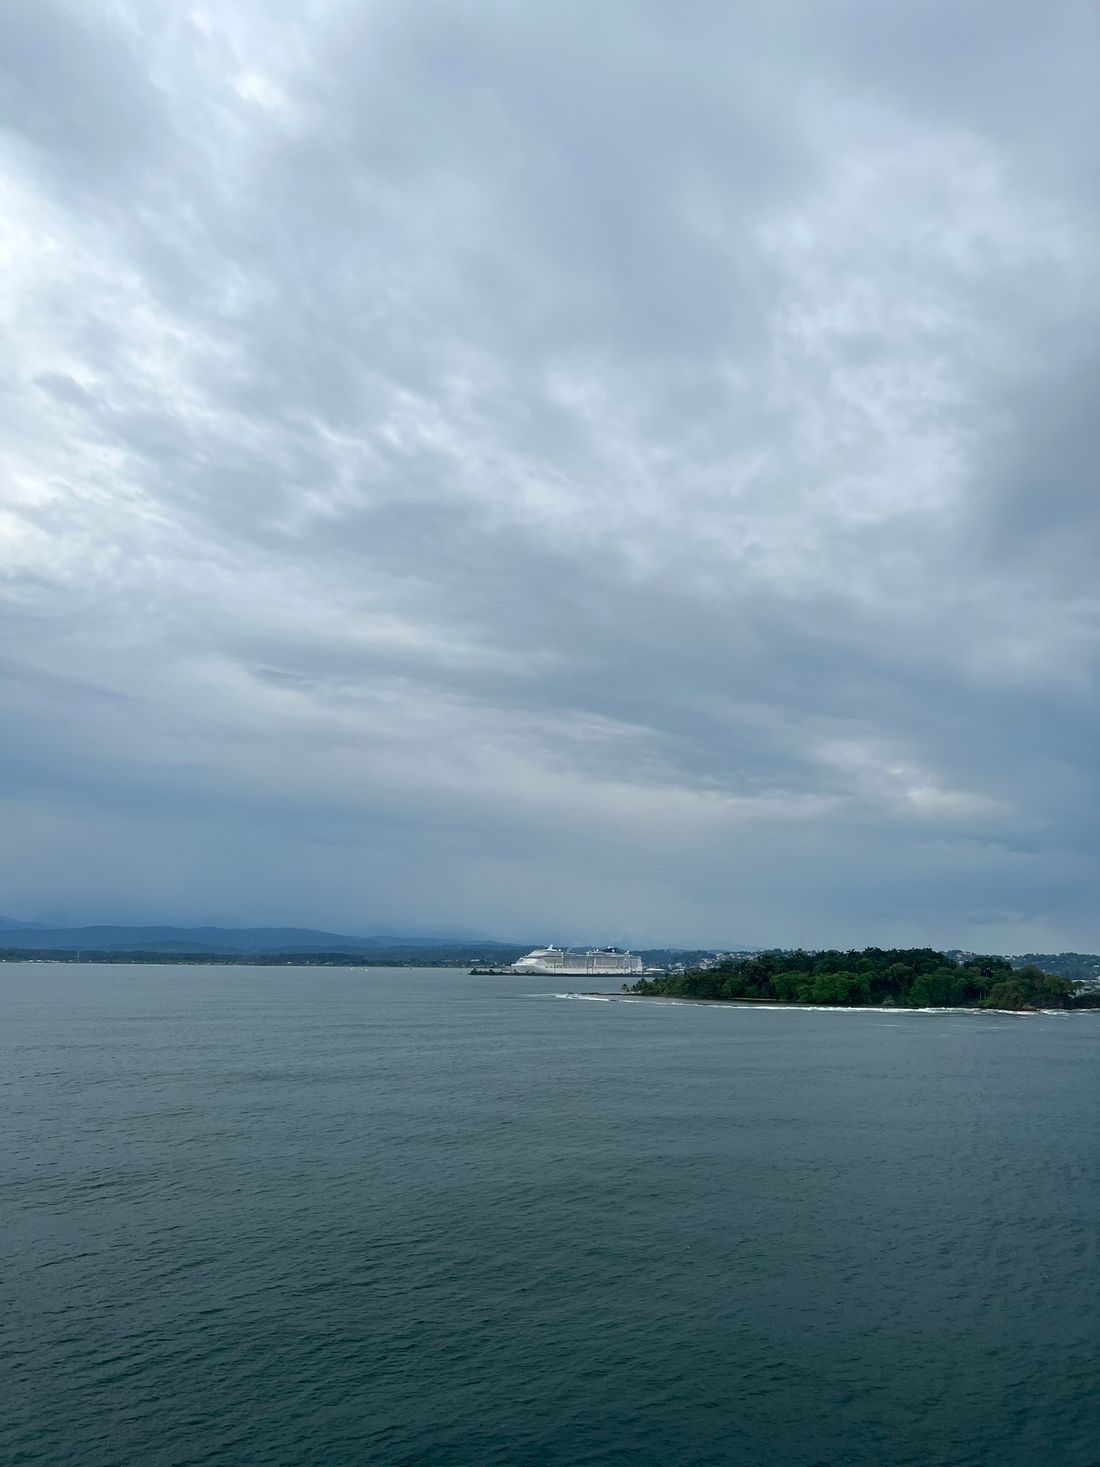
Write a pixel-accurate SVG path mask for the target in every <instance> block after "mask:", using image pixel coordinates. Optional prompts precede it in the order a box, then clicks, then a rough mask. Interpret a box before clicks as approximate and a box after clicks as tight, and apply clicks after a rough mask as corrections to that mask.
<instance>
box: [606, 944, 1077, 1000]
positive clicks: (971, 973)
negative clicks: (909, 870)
mask: <svg viewBox="0 0 1100 1467" xmlns="http://www.w3.org/2000/svg"><path fill="white" fill-rule="evenodd" d="M623 988H624V989H625V990H626V991H627V992H629V993H636V994H642V995H646V994H652V995H664V996H667V997H676V998H709V999H756V1000H768V1001H770V1002H772V1003H821V1004H841V1005H866V1004H874V1005H880V1006H881V1005H885V1006H887V1007H894V1008H961V1007H982V1008H994V1009H1017V1010H1019V1009H1041V1008H1066V1007H1077V1006H1081V1007H1086V1006H1091V1004H1090V1002H1089V1000H1088V998H1087V996H1085V995H1079V994H1078V992H1077V985H1076V984H1075V983H1073V982H1071V981H1070V980H1069V979H1067V978H1063V977H1062V976H1061V975H1060V974H1056V973H1047V972H1044V971H1043V969H1041V968H1039V967H1037V966H1036V965H1035V964H1027V965H1025V966H1024V967H1022V968H1014V967H1013V966H1012V964H1011V963H1010V962H1009V960H1008V959H1007V958H1002V957H967V958H965V959H964V960H962V961H956V960H954V959H953V958H950V957H948V956H947V955H946V953H941V952H936V951H935V950H934V949H933V948H929V947H919V948H881V947H865V948H863V949H862V950H857V949H854V948H853V949H852V950H851V951H849V952H840V951H839V950H835V949H834V950H830V951H828V952H804V951H801V950H799V951H796V952H778V951H777V952H762V953H757V954H755V955H753V956H751V957H731V958H725V959H723V960H722V961H720V962H718V963H717V964H715V965H714V966H713V967H706V968H690V969H688V970H687V971H686V972H683V973H669V974H665V975H661V976H659V977H652V978H640V979H639V980H638V981H637V982H636V983H634V984H633V985H629V986H628V985H627V984H624V985H623ZM1082 1000H1084V1001H1083V1002H1082Z"/></svg>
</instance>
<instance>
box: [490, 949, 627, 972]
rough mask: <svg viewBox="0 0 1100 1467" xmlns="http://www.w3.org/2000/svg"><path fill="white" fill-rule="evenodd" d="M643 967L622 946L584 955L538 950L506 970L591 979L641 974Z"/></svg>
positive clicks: (557, 950) (597, 950)
mask: <svg viewBox="0 0 1100 1467" xmlns="http://www.w3.org/2000/svg"><path fill="white" fill-rule="evenodd" d="M644 966H645V965H644V964H643V962H642V960H641V958H639V957H637V956H635V954H634V953H631V952H625V951H624V950H623V949H622V948H621V947H590V948H589V949H588V950H587V951H586V952H583V953H575V952H570V951H569V949H568V948H564V947H537V948H535V949H534V951H533V952H529V953H528V954H527V956H526V957H525V958H520V959H519V960H518V961H517V962H514V963H513V964H512V966H511V967H510V968H509V969H507V970H506V971H507V972H509V973H538V974H542V975H544V976H553V977H556V978H590V977H599V976H602V977H610V976H612V975H615V976H622V975H624V974H627V973H641V972H642V971H643V970H644Z"/></svg>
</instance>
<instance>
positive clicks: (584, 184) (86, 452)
mask: <svg viewBox="0 0 1100 1467" xmlns="http://www.w3.org/2000/svg"><path fill="white" fill-rule="evenodd" d="M0 37H2V44H0V188H2V205H0V221H2V228H0V250H2V268H0V300H2V308H3V330H2V332H0V356H2V374H0V384H2V388H0V465H2V467H0V473H2V479H0V608H2V624H0V911H2V912H3V913H4V915H5V916H8V917H12V918H16V919H20V920H28V921H30V920H39V921H41V920H45V921H49V922H82V921H115V922H146V921H149V922H154V921H155V922H161V921H164V922H177V923H189V922H193V923H205V922H222V923H228V924H238V923H239V924H260V923H268V922H270V923H279V924H286V923H295V924H303V923H305V924H311V925H319V926H325V927H329V928H334V929H336V930H339V931H348V932H376V931H385V930H386V929H387V928H390V929H392V928H394V927H401V928H403V929H406V930H408V929H416V928H418V927H420V928H424V929H428V928H430V929H432V930H435V931H448V930H463V931H472V932H477V933H480V934H484V935H495V936H498V937H502V938H507V939H517V940H520V939H530V940H532V941H540V942H545V941H550V940H565V941H601V942H621V943H631V944H635V945H647V944H648V945H654V944H659V943H677V944H684V945H700V946H706V945H715V946H723V945H729V946H734V945H746V946H750V945H755V944H768V945H771V944H774V945H792V944H796V943H798V944H804V945H806V946H825V945H831V944H839V945H841V946H862V945H863V944H865V943H883V944H893V943H902V944H910V943H932V944H934V945H942V946H951V947H965V948H974V949H977V950H983V951H1008V952H1023V951H1052V950H1053V951H1058V950H1063V949H1073V948H1077V949H1081V950H1100V903H1098V902H1097V892H1098V889H1100V820H1098V818H1097V816H1098V813H1100V799H1098V792H1097V768H1098V764H1100V727H1098V725H1100V718H1098V713H1100V692H1098V680H1097V671H1098V655H1097V649H1098V646H1100V640H1098V634H1100V575H1098V571H1100V545H1098V529H1100V476H1098V472H1097V463H1098V460H1100V427H1098V424H1100V371H1098V360H1097V358H1098V354H1100V244H1098V241H1100V229H1098V226H1100V218H1098V214H1100V207H1098V205H1100V169H1098V165H1097V148H1096V138H1097V136H1100V89H1098V88H1097V87H1096V85H1095V81H1096V64H1097V57H1098V55H1100V9H1098V8H1097V7H1096V6H1095V5H1094V4H1092V3H1091V0H1045V3H1042V4H1040V3H1037V0H1027V3H1024V0H968V3H966V4H960V3H959V0H891V3H883V0H772V3H769V4H768V5H751V6H750V5H731V4H729V3H728V0H683V3H680V4H678V5H675V6H673V5H669V4H668V3H667V0H632V3H626V0H601V3H600V4H599V5H593V4H591V3H590V0H589V3H583V4H581V3H577V0H524V3H522V4H519V3H515V0H509V3H504V0H478V3H477V4H469V3H466V0H462V3H455V0H417V3H416V4H409V3H408V0H218V3H217V4H214V3H206V0H197V3H186V0H185V3H175V0H73V3H63V0H3V3H0Z"/></svg>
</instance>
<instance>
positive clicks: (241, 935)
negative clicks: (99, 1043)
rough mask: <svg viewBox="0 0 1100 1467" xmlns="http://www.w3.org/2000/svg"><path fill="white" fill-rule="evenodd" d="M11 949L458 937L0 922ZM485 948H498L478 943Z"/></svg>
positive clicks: (362, 944)
mask: <svg viewBox="0 0 1100 1467" xmlns="http://www.w3.org/2000/svg"><path fill="white" fill-rule="evenodd" d="M0 928H2V930H3V942H2V944H0V945H2V946H4V947H7V948H26V949H28V950H31V949H35V948H82V949H95V948H102V949H104V950H131V949H134V950H137V949H140V950H141V951H145V952H150V951H160V952H172V951H176V952H207V951H209V952H222V953H226V952H287V953H290V952H369V951H371V950H372V949H374V948H389V947H393V946H394V945H396V944H403V945H408V944H409V943H410V942H415V943H416V944H417V945H418V946H421V947H436V946H439V947H443V946H454V945H455V943H456V942H465V941H469V939H467V938H463V937H458V936H453V935H452V936H444V935H441V934H433V935H431V936H423V935H419V934H418V935H416V936H415V937H412V936H410V935H409V934H395V933H383V934H378V935H372V936H369V937H361V936H351V935H348V934H346V933H339V932H321V931H318V930H316V929H315V928H311V927H123V926H91V927H42V926H37V925H31V924H24V923H15V922H11V921H10V920H8V919H0ZM476 940H477V941H478V942H479V943H480V944H481V945H482V946H484V947H493V946H496V944H495V943H493V942H491V941H489V940H487V939H484V938H479V939H476Z"/></svg>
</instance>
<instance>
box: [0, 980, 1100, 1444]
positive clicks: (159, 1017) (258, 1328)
mask: <svg viewBox="0 0 1100 1467" xmlns="http://www.w3.org/2000/svg"><path fill="white" fill-rule="evenodd" d="M559 985H560V980H559ZM538 987H539V984H538V981H537V980H536V981H532V980H531V979H530V978H521V979H516V978H488V977H485V978H474V977H468V976H466V975H465V974H460V973H455V972H441V971H438V970H378V969H376V970H368V971H361V970H349V969H302V968H285V967H284V968H268V969H264V968H251V967H250V968H223V967H198V968H185V967H113V966H111V967H108V966H92V965H83V966H79V967H75V966H63V965H52V964H11V965H2V966H0V1118H2V1124H0V1182H2V1189H3V1190H2V1213H0V1223H2V1229H0V1240H2V1241H0V1250H2V1260H0V1262H2V1269H0V1290H2V1298H0V1462H2V1463H3V1464H4V1467H17V1464H23V1463H43V1464H50V1467H68V1464H79V1467H115V1464H119V1467H122V1464H125V1467H130V1464H140V1467H184V1464H195V1467H197V1464H203V1467H267V1464H272V1467H274V1464H280V1467H282V1464H286V1467H292V1464H293V1467H296V1464H309V1467H342V1464H356V1467H359V1464H363V1467H414V1464H415V1467H481V1464H497V1463H499V1464H508V1467H527V1464H529V1467H551V1464H553V1467H567V1464H568V1467H725V1464H745V1467H756V1464H761V1467H859V1464H868V1467H871V1464H873V1467H906V1464H912V1467H1096V1464H1097V1463H1098V1462H1100V1369H1098V1364H1100V1324H1098V1304H1100V1290H1098V1282H1100V1279H1098V1254H1097V1228H1098V1222H1100V1181H1098V1170H1100V1014H1076V1015H1064V1014H1063V1015H1025V1016H1008V1015H1005V1016H999V1015H991V1014H982V1015H975V1014H961V1013H912V1014H909V1013H890V1012H884V1011H876V1012H867V1011H863V1012H861V1011H836V1010H800V1009H754V1008H752V1007H711V1006H700V1005H684V1004H671V1003H654V1002H644V1001H642V1002H634V1003H621V1002H600V1001H592V1000H585V999H576V998H574V999H570V998H555V997H554V996H553V985H552V984H550V983H547V984H546V985H545V987H546V991H545V992H541V993H540V992H538V991H537V989H538Z"/></svg>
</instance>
